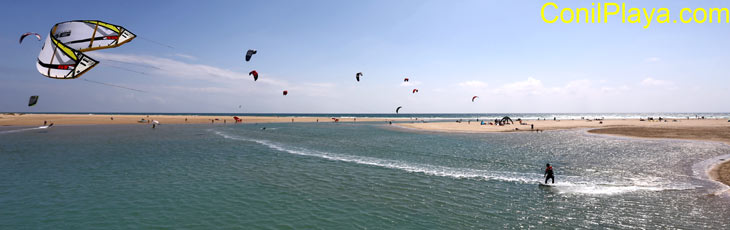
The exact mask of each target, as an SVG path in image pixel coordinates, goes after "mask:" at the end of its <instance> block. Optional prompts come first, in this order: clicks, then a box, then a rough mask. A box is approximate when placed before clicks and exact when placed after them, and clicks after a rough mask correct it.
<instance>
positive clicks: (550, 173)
mask: <svg viewBox="0 0 730 230" xmlns="http://www.w3.org/2000/svg"><path fill="white" fill-rule="evenodd" d="M545 175H546V176H545V184H547V182H548V179H552V181H553V184H555V176H553V166H548V167H547V168H546V169H545Z"/></svg>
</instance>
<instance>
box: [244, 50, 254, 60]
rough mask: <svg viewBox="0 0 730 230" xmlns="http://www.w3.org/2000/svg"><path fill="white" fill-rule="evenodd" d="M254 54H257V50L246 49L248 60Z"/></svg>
mask: <svg viewBox="0 0 730 230" xmlns="http://www.w3.org/2000/svg"><path fill="white" fill-rule="evenodd" d="M254 54H256V50H248V51H246V61H250V60H251V56H253V55H254Z"/></svg>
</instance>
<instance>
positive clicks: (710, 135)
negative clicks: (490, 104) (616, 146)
mask: <svg viewBox="0 0 730 230" xmlns="http://www.w3.org/2000/svg"><path fill="white" fill-rule="evenodd" d="M239 118H241V119H242V120H243V121H242V123H244V124H253V123H301V122H307V123H316V122H323V123H326V122H335V120H334V119H337V122H343V123H345V122H347V123H353V122H389V121H396V122H398V123H396V124H393V125H394V126H395V127H398V128H403V129H405V130H411V131H429V132H447V133H495V132H537V131H540V132H542V131H550V130H572V129H589V130H588V131H587V132H589V133H593V134H600V135H616V136H622V137H632V138H665V139H682V140H698V141H716V142H722V143H725V144H727V145H730V122H728V121H727V120H725V119H671V121H669V120H664V121H662V122H659V121H640V120H638V119H612V120H611V119H608V120H523V121H522V124H519V122H518V123H515V124H510V125H504V126H498V125H481V124H480V122H477V121H474V122H472V121H469V120H467V121H463V122H453V121H451V122H449V121H440V120H439V121H432V120H425V121H424V120H413V119H412V118H395V117H393V118H355V117H314V116H312V117H310V116H240V117H239ZM142 119H144V120H142ZM153 120H156V121H159V122H160V123H161V124H221V123H224V124H227V123H231V124H234V123H235V120H234V118H233V116H230V115H154V114H150V115H129V114H120V115H114V114H9V113H3V114H0V126H10V127H13V126H17V127H20V126H41V125H43V123H44V121H47V122H48V123H49V124H50V123H53V124H54V125H115V124H140V125H152V124H151V121H153ZM408 121H410V122H408ZM708 176H709V177H710V178H712V179H713V180H715V181H719V182H721V183H723V184H725V185H728V186H730V159H728V160H725V161H723V162H720V163H716V164H714V165H713V166H712V167H711V170H709V171H708Z"/></svg>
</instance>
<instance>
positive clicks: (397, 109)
mask: <svg viewBox="0 0 730 230" xmlns="http://www.w3.org/2000/svg"><path fill="white" fill-rule="evenodd" d="M400 108H403V106H398V108H395V113H398V111H400Z"/></svg>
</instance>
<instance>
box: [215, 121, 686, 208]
mask: <svg viewBox="0 0 730 230" xmlns="http://www.w3.org/2000/svg"><path fill="white" fill-rule="evenodd" d="M211 131H213V132H214V133H215V134H216V135H219V136H221V137H223V138H226V139H231V140H238V141H246V142H254V143H258V144H261V145H264V146H266V147H269V148H271V149H274V150H277V151H281V152H286V153H290V154H295V155H301V156H310V157H318V158H323V159H327V160H332V161H339V162H348V163H355V164H360V165H369V166H375V167H382V168H388V169H397V170H403V171H406V172H410V173H423V174H425V175H430V176H440V177H450V178H456V179H475V180H486V181H503V182H515V183H522V184H533V185H537V184H540V183H541V181H542V180H543V177H542V174H537V173H522V172H504V171H488V170H480V169H470V168H452V167H445V166H437V165H429V164H419V163H409V162H403V161H398V160H389V159H380V158H374V157H365V156H354V155H347V154H339V153H329V152H323V151H317V150H311V149H305V148H299V147H290V146H286V145H283V144H280V143H275V142H272V141H268V140H258V139H252V138H245V137H240V136H233V135H229V134H226V133H223V132H221V131H215V130H211ZM581 179H582V177H577V176H561V177H560V180H561V181H559V182H558V183H555V184H554V185H553V186H551V187H550V189H551V190H555V191H557V192H559V193H576V194H596V195H613V194H621V193H628V192H639V191H666V190H685V189H694V188H695V187H694V186H691V185H687V184H679V185H674V184H670V183H669V182H661V181H660V180H659V179H660V178H651V177H647V178H629V179H628V181H625V182H602V181H598V180H590V181H585V180H581Z"/></svg>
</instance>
